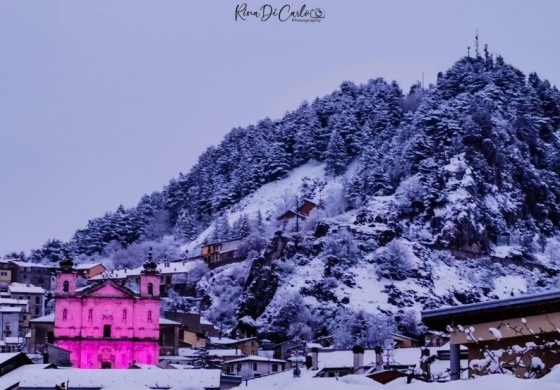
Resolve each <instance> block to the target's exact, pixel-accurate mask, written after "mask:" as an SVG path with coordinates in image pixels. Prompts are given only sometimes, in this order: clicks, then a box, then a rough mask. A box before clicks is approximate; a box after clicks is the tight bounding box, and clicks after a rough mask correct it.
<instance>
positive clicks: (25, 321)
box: [0, 298, 30, 328]
mask: <svg viewBox="0 0 560 390" xmlns="http://www.w3.org/2000/svg"><path fill="white" fill-rule="evenodd" d="M0 307H19V308H20V309H21V314H20V318H19V326H20V328H28V327H29V320H30V314H29V300H28V299H17V298H0Z"/></svg>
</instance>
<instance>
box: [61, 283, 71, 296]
mask: <svg viewBox="0 0 560 390" xmlns="http://www.w3.org/2000/svg"><path fill="white" fill-rule="evenodd" d="M62 291H63V292H65V293H67V292H68V291H70V283H68V280H65V281H64V283H62Z"/></svg>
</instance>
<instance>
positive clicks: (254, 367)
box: [253, 363, 257, 371]
mask: <svg viewBox="0 0 560 390" xmlns="http://www.w3.org/2000/svg"><path fill="white" fill-rule="evenodd" d="M253 371H257V363H253Z"/></svg>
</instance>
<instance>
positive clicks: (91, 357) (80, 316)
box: [54, 260, 160, 368]
mask: <svg viewBox="0 0 560 390" xmlns="http://www.w3.org/2000/svg"><path fill="white" fill-rule="evenodd" d="M76 282H77V272H76V270H75V269H74V268H73V263H72V262H71V261H69V260H65V261H63V262H61V269H60V270H59V271H58V273H57V279H56V296H55V322H54V339H55V345H57V346H58V347H61V348H64V349H67V350H69V351H70V352H71V354H70V360H71V362H72V365H73V366H74V367H77V368H128V367H129V365H130V364H131V363H140V364H157V363H158V361H159V334H160V332H159V318H160V316H159V313H160V300H159V291H160V290H159V284H160V276H159V274H158V272H157V269H156V264H155V263H153V262H152V261H149V262H148V263H147V264H145V265H144V271H143V272H142V274H141V275H140V291H139V292H134V291H132V290H131V289H129V288H127V287H124V286H121V285H119V284H118V283H116V282H115V281H112V280H110V279H106V280H103V281H102V282H101V283H98V284H96V285H93V286H89V287H86V288H83V289H76Z"/></svg>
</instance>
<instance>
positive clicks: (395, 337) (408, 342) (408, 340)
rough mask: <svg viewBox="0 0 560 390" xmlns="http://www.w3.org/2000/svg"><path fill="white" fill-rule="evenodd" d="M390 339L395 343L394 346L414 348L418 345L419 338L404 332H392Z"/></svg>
mask: <svg viewBox="0 0 560 390" xmlns="http://www.w3.org/2000/svg"><path fill="white" fill-rule="evenodd" d="M389 339H390V340H391V341H392V343H393V348H413V347H417V346H418V340H416V339H413V338H412V337H408V336H405V335H402V334H397V333H391V334H390V335H389Z"/></svg>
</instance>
